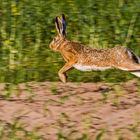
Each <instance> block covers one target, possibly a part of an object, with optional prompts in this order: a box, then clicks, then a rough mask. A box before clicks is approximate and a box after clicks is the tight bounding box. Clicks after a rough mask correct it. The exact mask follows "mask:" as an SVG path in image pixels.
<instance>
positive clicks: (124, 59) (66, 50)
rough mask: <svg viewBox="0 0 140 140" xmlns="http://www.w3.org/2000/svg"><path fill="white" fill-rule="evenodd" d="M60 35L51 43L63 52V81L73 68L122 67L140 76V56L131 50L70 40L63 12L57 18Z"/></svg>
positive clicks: (60, 75)
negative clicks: (93, 45)
mask: <svg viewBox="0 0 140 140" xmlns="http://www.w3.org/2000/svg"><path fill="white" fill-rule="evenodd" d="M55 25H56V30H57V32H58V35H57V36H56V37H54V39H53V40H52V41H51V43H50V44H49V47H50V48H51V49H52V50H53V51H57V52H59V53H61V55H62V56H63V58H64V60H65V61H66V63H65V65H64V66H63V67H62V68H61V69H60V70H59V72H58V75H59V78H60V80H61V81H62V82H64V83H65V82H66V79H67V78H66V72H67V71H68V70H70V69H71V68H73V67H74V68H76V69H78V70H81V71H92V70H106V69H112V68H115V69H121V70H125V71H129V72H131V73H132V74H134V75H136V76H137V77H140V58H139V57H138V56H136V55H135V54H134V53H133V52H132V51H131V50H129V49H127V48H125V47H123V46H118V47H114V48H107V49H96V48H90V47H86V46H85V45H83V44H81V43H78V42H74V41H70V40H68V39H67V38H66V19H65V15H64V14H62V15H61V16H60V17H59V16H57V17H56V19H55Z"/></svg>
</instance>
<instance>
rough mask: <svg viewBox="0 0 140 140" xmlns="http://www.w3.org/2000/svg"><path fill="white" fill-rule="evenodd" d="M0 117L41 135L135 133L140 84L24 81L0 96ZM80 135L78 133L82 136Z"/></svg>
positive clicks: (138, 132) (110, 139)
mask: <svg viewBox="0 0 140 140" xmlns="http://www.w3.org/2000/svg"><path fill="white" fill-rule="evenodd" d="M4 86H5V85H4V84H0V93H1V97H0V121H1V122H7V123H11V124H12V123H13V122H14V121H15V120H18V121H20V123H22V125H23V126H24V128H25V129H26V130H28V131H32V130H35V131H36V132H37V133H38V134H39V135H41V136H42V137H43V139H44V140H57V139H60V138H63V139H66V138H68V139H69V140H78V139H79V140H80V138H81V140H96V139H99V138H100V137H102V139H103V140H117V139H124V140H134V139H136V138H139V139H140V84H139V82H138V80H131V81H128V82H125V83H119V84H110V83H66V84H63V83H61V82H30V83H23V84H19V85H17V86H14V87H13V88H12V90H11V93H12V94H11V96H10V97H9V98H8V99H5V98H4V96H3V95H4V94H5V89H4ZM82 138H83V139H82Z"/></svg>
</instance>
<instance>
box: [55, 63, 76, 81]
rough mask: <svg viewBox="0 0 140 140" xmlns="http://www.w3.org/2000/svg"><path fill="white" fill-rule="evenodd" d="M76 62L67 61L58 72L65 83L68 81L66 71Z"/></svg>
mask: <svg viewBox="0 0 140 140" xmlns="http://www.w3.org/2000/svg"><path fill="white" fill-rule="evenodd" d="M73 64H75V61H71V62H67V63H66V64H65V65H64V66H63V67H62V68H61V69H60V70H59V72H58V75H59V78H60V80H61V81H62V82H63V83H66V80H67V78H66V72H67V71H68V70H70V69H71V68H72V67H73Z"/></svg>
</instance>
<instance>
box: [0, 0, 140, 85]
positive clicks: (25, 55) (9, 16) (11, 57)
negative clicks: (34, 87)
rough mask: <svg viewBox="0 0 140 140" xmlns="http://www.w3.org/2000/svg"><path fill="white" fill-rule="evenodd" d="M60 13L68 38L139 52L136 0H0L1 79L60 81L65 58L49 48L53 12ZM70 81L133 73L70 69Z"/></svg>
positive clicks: (139, 9) (116, 77)
mask: <svg viewBox="0 0 140 140" xmlns="http://www.w3.org/2000/svg"><path fill="white" fill-rule="evenodd" d="M61 13H64V14H65V15H66V18H67V23H68V27H67V33H68V38H69V39H70V40H76V41H80V42H83V44H86V45H87V46H91V47H96V48H108V47H114V46H116V45H125V46H127V47H128V48H131V49H132V50H133V51H134V52H135V53H136V54H137V55H139V56H140V1H139V0H59V1H58V0H0V82H8V83H9V82H10V83H15V84H17V83H20V82H27V81H58V80H59V78H58V75H57V72H58V70H59V69H60V68H61V67H62V65H63V64H64V61H63V59H62V57H61V55H60V54H58V53H55V52H53V51H52V50H50V49H49V48H48V45H49V43H50V41H51V40H52V38H53V37H54V36H55V35H56V30H55V25H54V18H55V17H56V16H57V15H60V14H61ZM68 76H69V79H68V80H69V81H81V82H82V81H83V82H99V81H105V82H119V81H127V80H129V79H132V78H134V77H135V76H133V75H131V74H128V73H127V72H123V71H120V70H107V71H104V72H80V71H78V70H72V71H70V72H69V73H68Z"/></svg>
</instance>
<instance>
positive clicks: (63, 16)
mask: <svg viewBox="0 0 140 140" xmlns="http://www.w3.org/2000/svg"><path fill="white" fill-rule="evenodd" d="M61 23H62V31H61V33H62V35H63V36H66V18H65V15H64V14H62V18H61Z"/></svg>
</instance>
